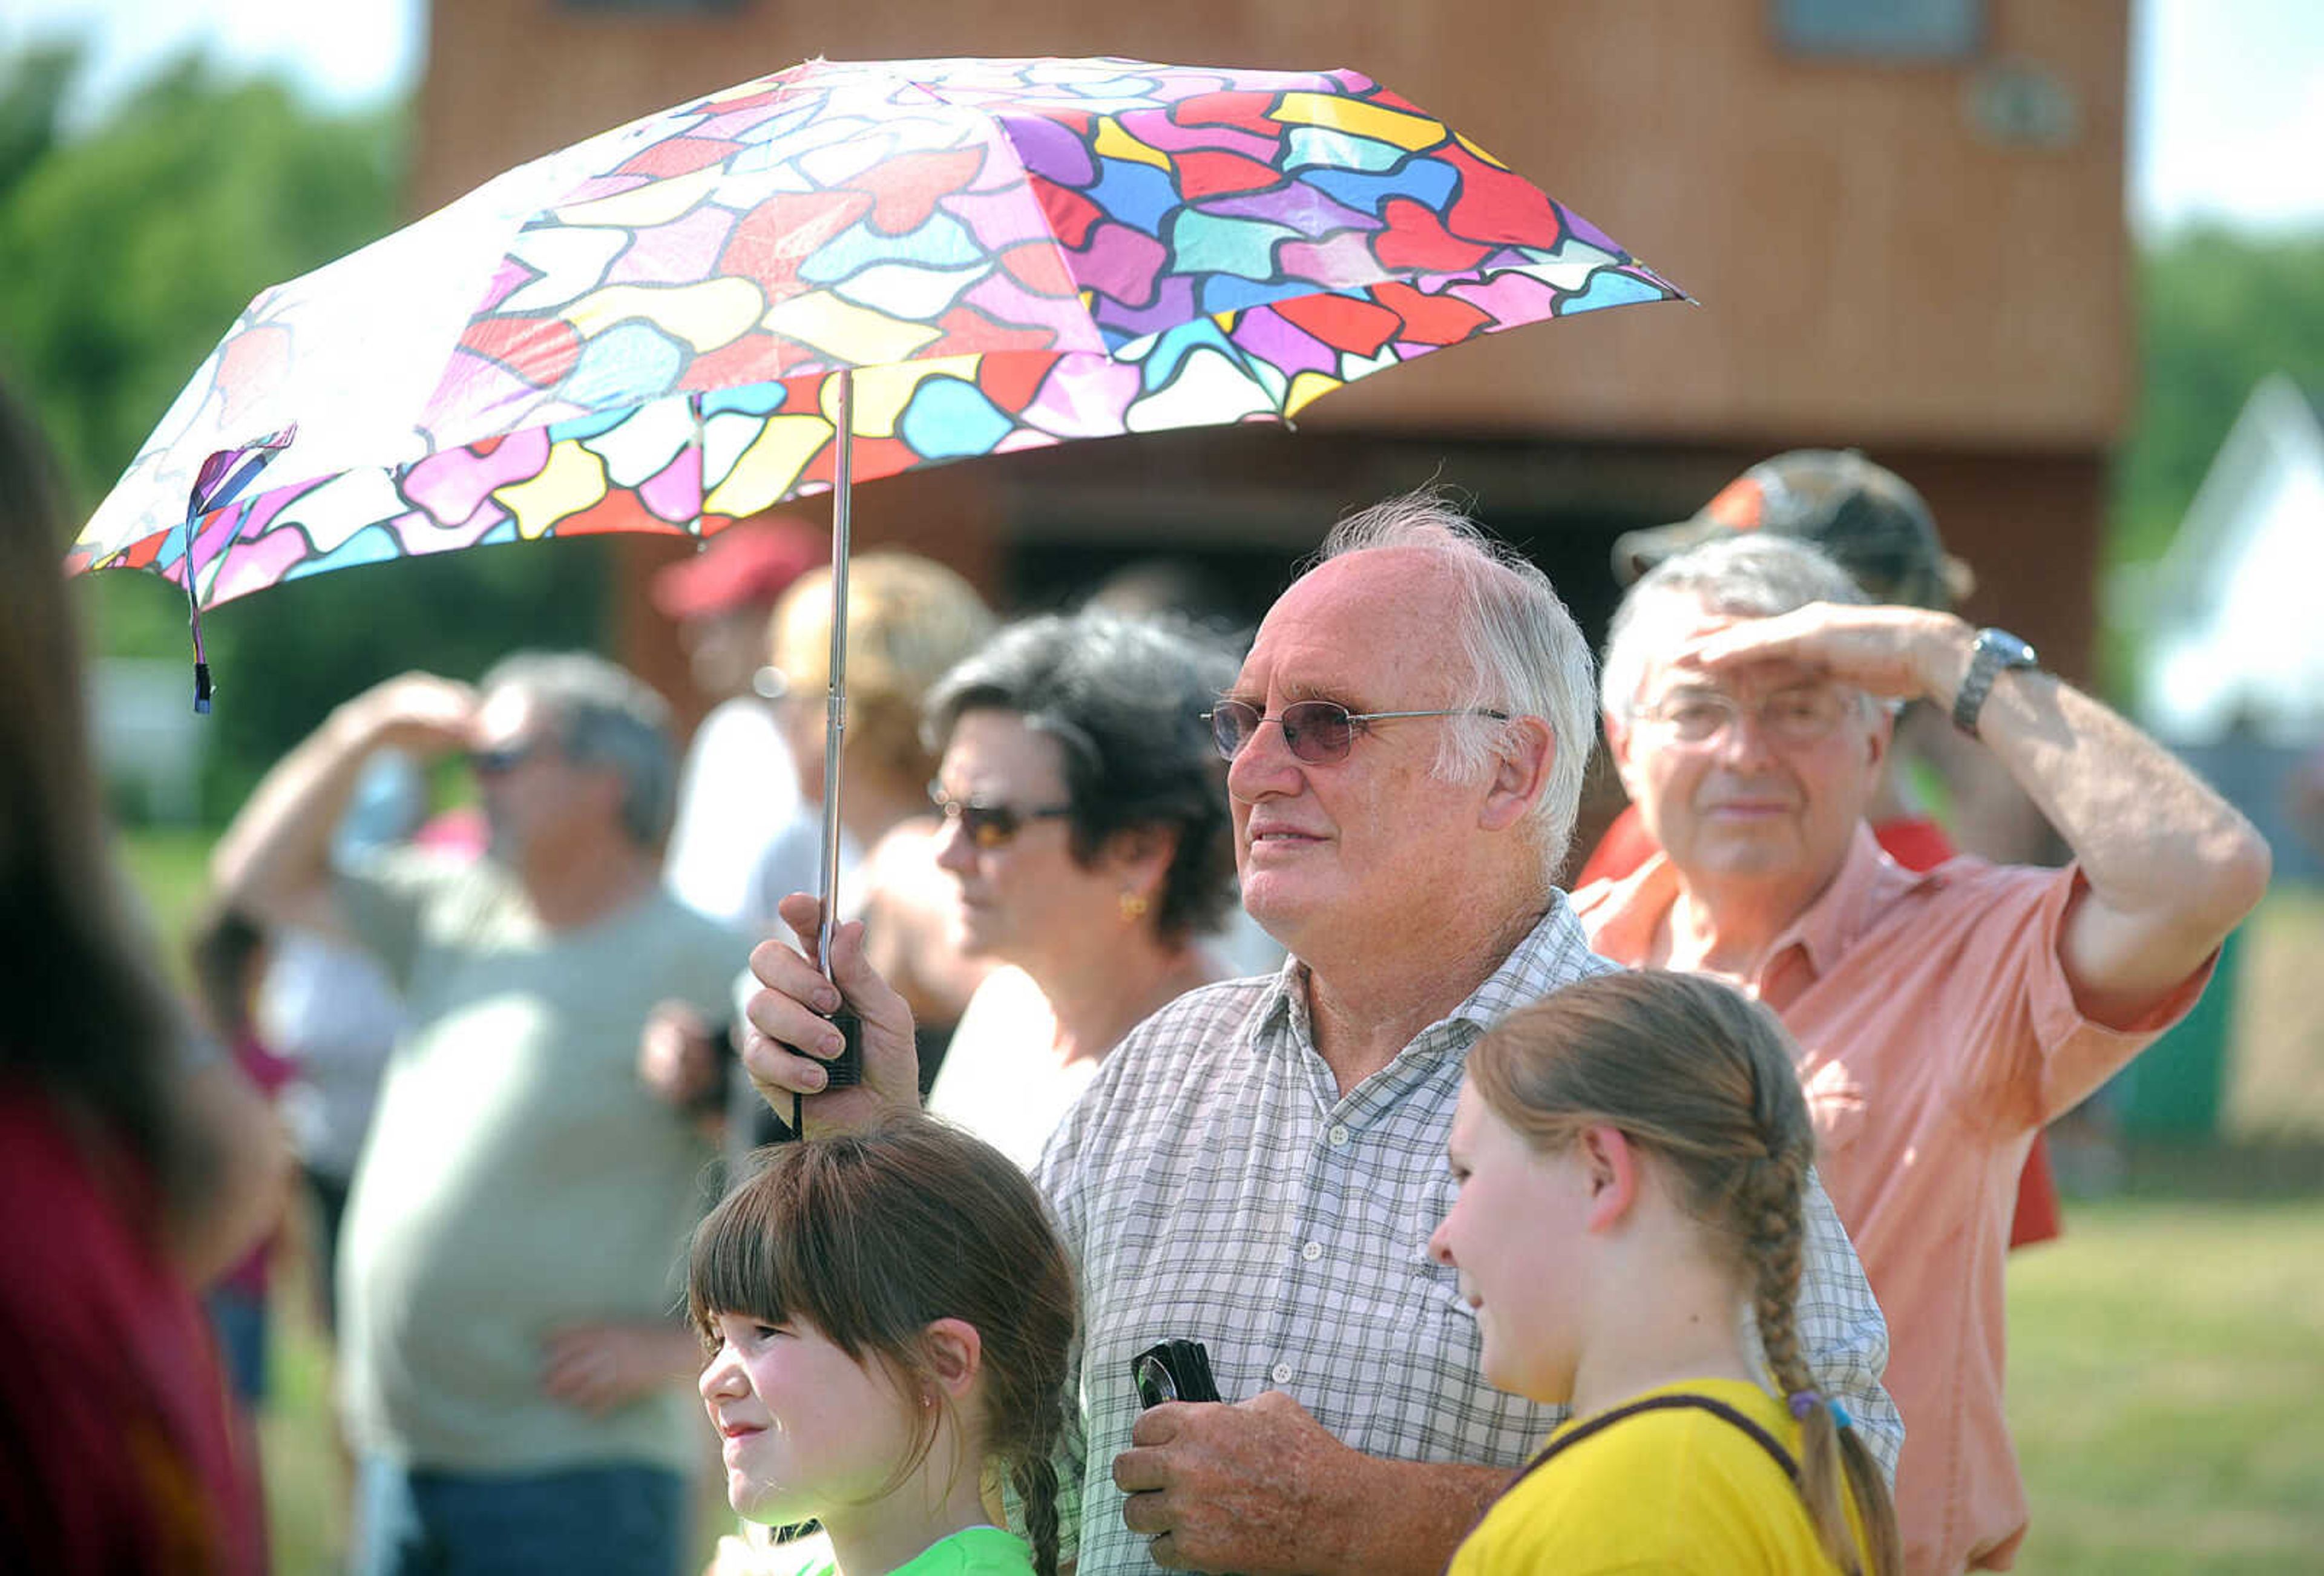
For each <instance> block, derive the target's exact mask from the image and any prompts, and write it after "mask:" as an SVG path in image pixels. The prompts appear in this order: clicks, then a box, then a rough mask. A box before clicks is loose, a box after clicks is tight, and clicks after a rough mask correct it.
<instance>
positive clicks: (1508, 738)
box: [1478, 717, 1557, 832]
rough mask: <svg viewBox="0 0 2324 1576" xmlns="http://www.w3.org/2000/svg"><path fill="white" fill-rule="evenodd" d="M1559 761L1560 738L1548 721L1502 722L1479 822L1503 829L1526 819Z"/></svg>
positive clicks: (1489, 828)
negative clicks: (1550, 727)
mask: <svg viewBox="0 0 2324 1576" xmlns="http://www.w3.org/2000/svg"><path fill="white" fill-rule="evenodd" d="M1556 763H1557V740H1556V738H1555V737H1554V735H1553V734H1552V733H1550V731H1549V724H1548V723H1546V722H1545V721H1543V720H1542V719H1541V718H1539V717H1512V718H1510V719H1509V720H1508V722H1507V723H1503V724H1502V725H1501V737H1500V740H1499V742H1498V743H1496V744H1495V746H1494V749H1493V764H1492V771H1491V776H1490V778H1489V780H1488V782H1487V784H1486V789H1485V803H1484V806H1483V808H1482V809H1481V810H1480V811H1479V813H1478V824H1479V825H1481V826H1483V827H1484V828H1485V829H1486V830H1487V831H1489V832H1501V831H1506V830H1507V829H1508V828H1509V827H1511V826H1514V825H1517V823H1518V822H1520V821H1522V820H1524V819H1525V817H1526V815H1527V814H1528V813H1529V812H1530V811H1531V810H1532V809H1533V807H1534V806H1535V804H1536V803H1538V802H1539V801H1540V799H1541V796H1542V795H1543V794H1544V793H1545V792H1546V791H1547V789H1548V788H1549V772H1550V768H1551V767H1553V766H1554V765H1555V764H1556Z"/></svg>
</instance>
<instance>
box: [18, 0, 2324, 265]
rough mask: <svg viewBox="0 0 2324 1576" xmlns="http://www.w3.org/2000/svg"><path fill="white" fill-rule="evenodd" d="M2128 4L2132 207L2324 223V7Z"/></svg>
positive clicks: (40, 10)
mask: <svg viewBox="0 0 2324 1576" xmlns="http://www.w3.org/2000/svg"><path fill="white" fill-rule="evenodd" d="M2131 5H2132V12H2133V18H2134V22H2133V26H2134V29H2135V32H2134V35H2133V39H2132V61H2131V69H2132V78H2133V79H2132V88H2131V117H2132V118H2131V127H2130V163H2131V170H2130V176H2129V189H2128V192H2127V194H2126V195H2127V198H2128V200H2129V203H2130V211H2131V215H2132V217H2133V220H2134V221H2135V223H2136V224H2137V225H2138V226H2139V227H2140V228H2141V229H2142V230H2153V229H2155V228H2157V227H2161V226H2171V225H2174V224H2178V223H2181V222H2184V221H2186V220H2188V219H2190V218H2194V217H2216V218H2221V219H2226V220H2228V221H2231V222H2236V223H2241V224H2245V225H2249V226H2263V227H2270V228H2273V227H2279V226H2324V157H2319V153H2324V4H2319V3H2318V0H2131ZM425 26H426V6H425V5H424V4H423V3H422V0H336V3H335V4H330V5H315V4H312V3H310V0H309V3H300V0H9V5H8V14H7V16H6V17H5V19H0V49H5V48H7V47H10V46H13V45H16V44H21V43H23V42H24V41H26V40H28V39H30V38H32V37H35V36H40V35H42V34H45V33H48V32H57V31H69V30H80V31H82V32H85V33H86V34H87V35H88V37H89V39H90V41H91V44H92V46H93V50H94V59H93V61H92V66H93V69H92V71H91V73H90V79H89V82H88V88H89V92H90V97H91V99H92V101H93V103H95V104H101V103H103V102H104V101H105V100H106V99H107V98H109V97H117V96H118V95H120V94H121V93H124V92H125V91H128V90H130V89H132V88H134V86H135V85H136V83H137V81H138V80H139V79H140V78H142V77H143V74H144V73H146V72H147V71H149V70H151V69H152V68H153V66H154V65H155V64H156V63H158V62H159V61H160V60H161V59H162V58H163V57H165V56H167V55H168V54H170V53H171V52H172V51H175V50H177V49H178V48H180V47H181V46H183V45H184V44H187V43H189V42H191V41H194V40H196V39H198V38H204V37H207V38H208V41H209V42H210V44H211V47H212V51H213V52H214V53H215V54H217V56H219V57H220V58H222V59H223V60H226V61H227V62H230V63H231V64H234V65H236V66H242V67H245V68H250V69H257V68H261V67H266V66H279V67H281V68H284V69H287V70H288V71H289V72H290V73H291V76H292V77H293V78H294V79H296V80H297V81H298V82H299V83H300V84H301V86H302V87H303V88H305V89H306V91H307V92H308V93H309V95H310V96H311V97H314V98H315V99H316V100H317V101H318V102H325V103H337V104H347V103H361V102H365V101H368V100H374V99H377V98H379V97H383V96H385V95H387V94H389V93H392V92H396V91H398V90H400V89H402V88H408V87H409V86H410V84H411V82H412V81H413V80H414V79H415V78H417V76H418V74H419V71H420V56H421V51H422V46H423V30H424V28H425Z"/></svg>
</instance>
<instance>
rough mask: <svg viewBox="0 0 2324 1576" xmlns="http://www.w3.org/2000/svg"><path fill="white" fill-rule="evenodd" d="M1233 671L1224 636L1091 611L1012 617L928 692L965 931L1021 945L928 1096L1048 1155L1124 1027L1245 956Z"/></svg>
mask: <svg viewBox="0 0 2324 1576" xmlns="http://www.w3.org/2000/svg"><path fill="white" fill-rule="evenodd" d="M1233 682H1234V659H1232V658H1231V657H1230V656H1228V655H1227V654H1226V653H1225V652H1224V651H1223V650H1217V649H1215V648H1213V647H1211V646H1208V645H1205V644H1203V643H1200V642H1198V641H1196V640H1195V639H1194V638H1192V637H1191V636H1188V635H1185V634H1179V633H1176V632H1173V631H1169V630H1167V629H1165V628H1163V627H1161V626H1160V625H1158V624H1156V623H1151V622H1143V621H1139V620H1135V619H1130V618H1124V617H1122V616H1120V615H1119V614H1115V613H1104V612H1084V613H1079V614H1077V615H1075V616H1074V617H1071V618H1064V617H1057V616H1054V615H1051V616H1047V617H1041V618H1034V619H1028V620H1026V621H1025V622H1022V623H1019V624H1016V625H1013V626H1011V627H1010V628H1008V629H1006V630H1003V631H1001V633H1000V634H999V635H998V636H996V637H995V638H994V639H993V640H992V641H991V642H990V643H988V644H987V645H986V646H984V647H983V649H982V650H979V651H978V652H977V653H976V654H975V655H974V656H973V657H970V658H969V659H967V660H965V661H964V662H962V663H961V664H960V665H959V666H957V667H955V668H953V670H952V671H951V672H949V673H947V674H946V675H945V677H944V678H943V679H942V680H941V681H940V682H939V683H938V684H937V685H936V689H935V691H934V692H933V693H932V694H931V695H930V696H929V697H928V703H927V733H928V735H929V736H930V738H931V739H932V741H934V742H938V743H939V744H940V745H941V747H942V750H943V762H942V764H941V765H940V766H939V767H938V768H937V771H936V780H935V782H934V783H932V784H931V785H930V788H929V792H930V794H931V795H932V796H933V797H934V799H935V801H936V805H937V806H938V808H939V809H941V810H942V812H943V814H944V816H945V829H944V831H943V833H942V834H940V836H939V838H938V840H937V843H936V863H937V864H938V865H939V866H941V867H942V868H943V869H944V871H945V872H946V873H947V874H948V875H949V876H950V877H951V878H952V881H953V885H954V898H953V908H952V915H951V920H950V923H951V926H952V933H953V945H954V946H955V947H957V949H958V950H959V951H960V952H961V953H962V954H964V955H965V956H968V957H973V958H981V959H985V960H989V961H991V962H993V963H1000V964H1002V965H1005V966H1003V967H1001V968H997V969H995V970H994V971H993V972H991V974H990V975H988V976H987V977H986V978H985V981H984V982H983V983H982V985H980V986H978V987H977V991H976V994H975V995H974V996H973V997H972V998H970V1000H969V1003H968V1009H967V1010H966V1011H965V1012H964V1014H963V1015H962V1017H961V1020H960V1027H959V1028H958V1029H957V1030H956V1031H955V1032H954V1036H953V1043H952V1048H951V1050H950V1052H949V1054H948V1055H946V1056H945V1062H944V1068H943V1071H941V1072H940V1073H938V1074H937V1075H936V1083H935V1086H934V1088H933V1090H932V1091H931V1092H930V1093H929V1095H928V1109H929V1110H930V1111H934V1112H935V1113H936V1115H938V1116H942V1117H945V1118H947V1119H949V1120H954V1121H956V1122H959V1123H960V1124H961V1125H962V1126H964V1127H965V1128H967V1129H969V1130H970V1131H972V1132H973V1133H975V1134H976V1135H977V1136H978V1137H980V1138H983V1139H985V1140H986V1141H987V1142H989V1143H991V1144H992V1145H994V1146H995V1147H998V1148H1000V1149H1001V1151H1002V1152H1003V1153H1005V1154H1007V1155H1009V1156H1010V1157H1012V1158H1014V1159H1015V1160H1016V1161H1017V1162H1018V1163H1019V1165H1022V1166H1026V1167H1028V1168H1030V1167H1031V1166H1032V1165H1033V1163H1034V1162H1035V1161H1037V1160H1038V1159H1039V1158H1040V1156H1041V1146H1042V1145H1043V1144H1044V1143H1046V1142H1047V1140H1048V1137H1049V1134H1050V1132H1051V1130H1052V1129H1055V1128H1056V1125H1057V1122H1058V1120H1060V1119H1061V1118H1063V1117H1064V1115H1065V1112H1066V1111H1067V1110H1068V1109H1070V1108H1071V1106H1072V1105H1073V1102H1074V1100H1075V1099H1076V1098H1078V1097H1079V1095H1080V1093H1081V1092H1082V1090H1083V1089H1084V1088H1085V1087H1086V1086H1087V1085H1088V1083H1089V1081H1090V1079H1091V1077H1092V1076H1093V1075H1094V1074H1095V1073H1096V1072H1097V1068H1098V1064H1099V1063H1100V1061H1102V1059H1103V1057H1104V1056H1105V1055H1106V1053H1107V1052H1109V1051H1111V1049H1112V1048H1113V1047H1114V1046H1115V1045H1116V1044H1117V1043H1118V1042H1119V1041H1120V1039H1121V1037H1122V1036H1124V1035H1125V1034H1128V1033H1129V1032H1130V1028H1132V1027H1133V1026H1134V1025H1136V1024H1138V1023H1139V1022H1140V1021H1142V1020H1143V1019H1144V1018H1147V1017H1148V1015H1150V1014H1151V1013H1152V1012H1154V1010H1155V1009H1157V1008H1159V1007H1160V1006H1162V1004H1163V1003H1165V1002H1167V1001H1169V1000H1173V999H1174V998H1176V997H1177V996H1179V995H1181V994H1183V993H1184V992H1185V991H1190V990H1192V989H1194V987H1195V986H1197V985H1206V984H1209V983H1210V982H1212V981H1213V980H1220V979H1224V978H1226V977H1227V976H1228V973H1229V966H1228V964H1227V963H1226V962H1225V961H1224V960H1223V959H1222V958H1221V957H1220V956H1219V955H1218V954H1216V953H1215V952H1214V951H1213V950H1212V948H1211V946H1210V945H1208V943H1209V939H1210V938H1211V937H1212V936H1213V935H1215V934H1216V932H1217V931H1218V929H1219V927H1220V925H1221V923H1222V920H1223V919H1224V918H1225V917H1226V915H1227V913H1228V910H1229V909H1230V908H1231V907H1232V906H1233V905H1234V901H1235V899H1234V838H1233V832H1232V826H1231V823H1230V821H1229V819H1228V816H1227V797H1226V769H1225V763H1224V762H1223V761H1222V760H1220V759H1219V755H1218V749H1217V746H1216V745H1215V744H1214V743H1213V741H1212V739H1211V733H1210V726H1209V724H1208V723H1206V722H1204V721H1203V714H1205V713H1207V712H1208V711H1209V709H1210V706H1211V703H1212V702H1213V701H1214V700H1216V699H1217V698H1218V696H1219V694H1220V692H1221V691H1222V690H1223V689H1225V687H1227V686H1228V685H1230V684H1231V683H1233Z"/></svg>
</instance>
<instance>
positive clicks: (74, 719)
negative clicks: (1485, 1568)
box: [0, 390, 287, 1572]
mask: <svg viewBox="0 0 2324 1576" xmlns="http://www.w3.org/2000/svg"><path fill="white" fill-rule="evenodd" d="M58 520H59V512H58V508H57V503H56V493H55V491H54V487H53V484H52V481H51V471H50V468H49V465H48V461H47V455H46V451H45V450H44V449H43V447H42V445H41V443H40V441H39V439H38V438H37V436H36V435H35V433H34V431H33V429H32V426H31V424H30V422H29V420H28V419H26V417H25V416H24V415H23V413H22V412H21V410H19V409H18V407H17V406H16V404H15V403H14V401H13V400H12V399H11V398H10V397H9V395H8V393H7V392H6V391H5V390H0V587H5V597H6V606H5V610H0V693H5V695H6V696H7V702H6V704H5V705H0V1000H5V1001H6V1002H7V1004H8V1016H7V1018H6V1021H5V1027H0V1198H5V1200H6V1201H7V1208H6V1209H5V1211H0V1267H5V1273H0V1549H5V1550H6V1551H8V1554H9V1556H10V1562H11V1565H12V1568H14V1565H15V1562H21V1564H22V1568H23V1569H24V1570H27V1571H68V1572H78V1571H196V1572H209V1571H248V1570H254V1569H256V1568H257V1567H258V1566H259V1564H260V1563H261V1562H262V1557H263V1556H262V1553H261V1541H260V1537H259V1532H258V1520H257V1507H256V1504H255V1500H254V1497H253V1496H252V1495H251V1494H250V1492H249V1480H248V1479H247V1478H246V1476H245V1468H244V1463H242V1462H240V1461H237V1460H236V1459H235V1449H234V1445H233V1442H232V1440H231V1436H230V1434H229V1431H228V1425H227V1410H226V1393H225V1389H224V1387H223V1384H222V1382H221V1378H220V1375H219V1371H218V1365H217V1356H216V1352H215V1350H214V1347H213V1344H212V1342H211V1340H210V1337H209V1333H208V1329H207V1327H206V1324H205V1323H204V1320H203V1316H202V1312H201V1308H200V1306H199V1304H198V1303H197V1302H196V1301H195V1298H194V1293H193V1290H192V1286H191V1284H190V1283H191V1282H193V1281H196V1280H198V1279H203V1278H207V1276H208V1275H210V1274H212V1273H215V1272H216V1271H217V1270H219V1269H223V1268H224V1267H226V1264H228V1263H230V1262H231V1261H232V1260H233V1259H234V1258H236V1257H238V1256H239V1254H240V1252H241V1251H242V1249H244V1248H245V1247H247V1246H248V1245H249V1242H250V1241H251V1240H253V1238H254V1234H255V1233H254V1230H252V1228H253V1226H254V1225H255V1226H256V1227H258V1228H260V1229H263V1225H264V1224H265V1222H266V1220H267V1218H268V1215H269V1213H270V1212H271V1210H272V1207H273V1204H274V1203H275V1201H276V1199H277V1197H278V1196H279V1195H278V1194H276V1193H275V1192H274V1190H273V1187H272V1183H274V1182H277V1181H279V1180H280V1177H281V1173H282V1170H283V1166H282V1162H283V1161H284V1159H285V1158H286V1157H287V1150H285V1149H283V1148H282V1147H281V1144H280V1143H279V1141H277V1142H275V1143H274V1146H273V1147H272V1151H271V1155H272V1159H271V1160H270V1159H269V1158H268V1156H269V1154H270V1151H269V1150H268V1148H267V1147H266V1135H267V1132H268V1129H267V1126H266V1125H265V1124H268V1123H270V1122H271V1120H272V1119H271V1117H269V1116H268V1115H267V1113H266V1111H265V1109H264V1107H263V1103H261V1102H260V1101H257V1099H256V1097H255V1096H254V1095H253V1094H252V1093H251V1092H249V1090H248V1089H247V1087H246V1086H244V1085H243V1084H242V1083H240V1078H239V1074H236V1073H235V1072H234V1070H233V1068H232V1066H231V1064H227V1063H226V1062H224V1061H223V1059H220V1058H215V1057H214V1058H213V1059H212V1060H210V1061H209V1062H208V1064H206V1065H204V1066H202V1067H200V1068H199V1069H190V1068H189V1061H190V1060H191V1056H192V1054H191V1053H190V1052H189V1048H188V1045H187V1039H186V1036H185V1034H184V1031H183V1028H182V1026H181V1024H180V1019H179V1018H178V1017H177V1015H176V1013H175V1011H174V1009H173V1008H172V1005H171V1001H170V999H169V997H168V995H167V993H166V991H165V990H164V988H163V986H162V983H161V978H160V976H159V974H158V973H157V972H156V971H155V969H154V967H153V966H152V959H151V948H150V947H149V946H148V945H145V944H144V942H143V939H142V938H141V937H140V936H139V935H138V934H137V932H136V931H135V930H134V928H133V926H132V925H131V924H130V922H129V920H128V918H127V917H126V916H125V915H124V911H123V908H122V907H121V904H122V899H123V889H122V887H121V884H120V881H119V878H118V877H117V875H116V874H115V871H114V869H113V866H112V864H111V862H109V860H108V859H107V857H106V845H105V825H104V818H103V815H102V812H101V810H100V808H99V806H100V804H101V802H102V796H101V795H100V793H99V791H98V788H97V779H96V774H95V772H94V770H93V769H92V767H91V763H90V751H89V744H88V734H87V730H86V726H85V723H84V721H83V715H82V707H83V705H84V702H83V699H82V692H81V682H80V657H79V650H78V641H77V638H76V635H75V631H74V628H73V619H72V611H71V608H70V606H69V604H68V602H67V600H66V597H65V590H64V584H63V571H62V568H61V553H62V541H61V538H60V533H59V531H58V530H57V523H58ZM253 1113H255V1118H256V1120H255V1123H254V1121H253V1120H252V1117H253ZM254 1206H255V1207H254Z"/></svg>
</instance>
